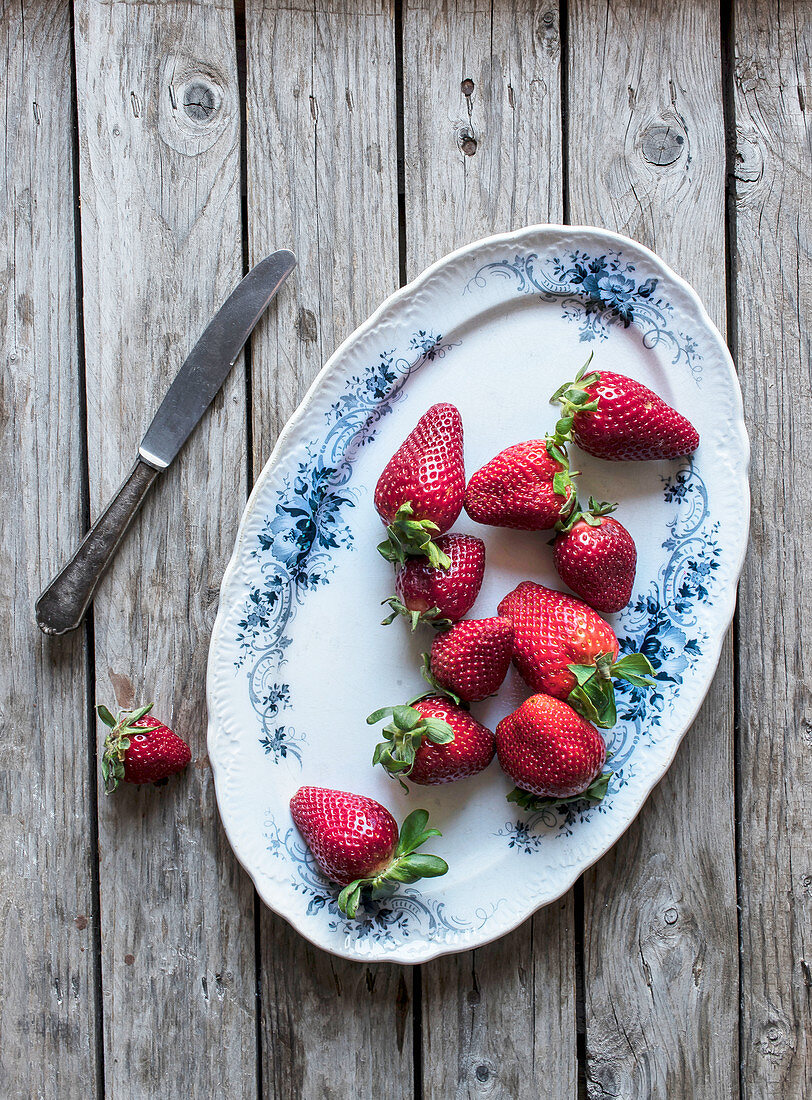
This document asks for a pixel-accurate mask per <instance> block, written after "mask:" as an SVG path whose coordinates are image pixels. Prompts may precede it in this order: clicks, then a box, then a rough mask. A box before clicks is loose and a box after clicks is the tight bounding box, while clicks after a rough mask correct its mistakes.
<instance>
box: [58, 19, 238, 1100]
mask: <svg viewBox="0 0 812 1100" xmlns="http://www.w3.org/2000/svg"><path fill="white" fill-rule="evenodd" d="M233 18H234V16H233V6H232V4H231V2H230V0H182V2H181V0H178V2H176V3H172V4H154V3H150V2H147V0H144V2H138V0H131V2H127V3H115V4H97V3H93V2H91V0H78V2H77V4H76V8H75V25H76V51H77V69H78V100H79V126H80V149H81V187H82V247H83V272H84V289H85V311H84V316H85V340H86V352H87V400H88V435H89V461H90V489H91V510H92V512H93V513H94V514H97V513H98V510H99V509H100V508H101V507H102V506H103V504H104V502H105V501H106V499H107V498H108V497H109V495H110V493H111V492H113V491H114V490H115V489H116V488H117V486H118V484H119V482H120V481H121V479H122V478H123V476H124V474H125V473H126V472H127V471H128V469H129V467H130V465H131V463H132V460H133V457H134V455H135V451H136V448H137V446H138V441H139V439H140V436H141V434H142V432H143V430H144V428H145V427H146V425H147V424H148V423H149V419H150V416H151V415H152V412H153V410H154V409H155V408H156V406H157V404H158V401H159V400H160V398H161V397H162V396H163V393H164V392H165V390H166V387H167V386H168V384H169V382H170V380H171V379H172V377H173V376H174V374H175V372H176V371H177V369H178V367H179V366H180V364H181V363H182V361H183V359H184V357H185V355H186V353H187V352H188V350H189V349H190V348H191V346H192V344H193V342H194V340H195V339H196V338H197V337H198V335H199V334H200V332H201V331H202V329H203V328H204V327H205V325H206V323H207V322H208V321H209V319H210V318H211V316H212V314H213V313H214V311H215V309H216V308H217V307H218V306H219V305H220V303H221V302H222V301H223V300H224V298H225V297H226V296H227V295H228V293H229V292H230V291H231V290H232V289H233V287H234V286H235V285H236V283H237V282H238V281H239V279H240V277H241V275H242V253H241V241H240V195H239V173H240V166H239V93H238V82H237V68H236V55H235V42H234V22H233ZM245 491H246V479H245V381H244V371H243V370H241V368H240V365H239V364H238V365H237V367H236V368H235V370H234V371H233V373H232V375H231V377H230V378H229V380H228V381H227V382H226V385H225V387H224V389H223V391H222V393H221V394H220V395H219V396H218V398H217V399H216V400H215V402H214V406H213V408H212V411H211V413H210V414H209V415H207V417H206V418H205V419H204V422H203V423H202V424H201V425H200V427H199V428H198V429H197V431H196V432H195V434H194V436H193V437H192V439H191V440H190V442H189V445H188V446H187V447H186V448H185V450H184V451H183V453H182V454H181V456H180V458H179V461H178V463H177V465H176V466H174V467H173V468H172V469H170V470H169V471H168V472H167V473H166V474H164V475H163V477H162V479H161V481H160V482H159V483H158V484H157V485H156V487H155V490H153V493H152V496H151V499H149V500H148V501H147V503H146V506H145V508H144V510H143V513H142V515H141V517H140V519H139V520H138V521H137V524H136V526H135V528H134V530H133V532H132V533H131V535H130V536H129V537H128V539H127V542H126V544H125V545H124V547H123V548H122V550H121V552H120V553H119V555H118V558H117V560H116V562H115V564H114V567H113V569H112V571H111V573H110V575H109V576H108V577H107V578H106V580H105V582H104V584H103V587H102V588H101V589H100V591H99V595H98V597H97V599H96V604H95V643H96V672H97V676H96V680H97V693H98V698H99V700H104V701H112V699H113V697H114V696H117V698H118V701H119V702H120V703H122V704H126V703H130V702H132V701H133V700H134V699H135V700H137V701H139V702H140V701H146V702H149V701H151V700H154V702H155V712H156V713H157V714H158V715H159V716H160V717H162V718H163V719H164V720H166V721H168V722H169V723H170V724H171V725H172V726H173V727H174V728H175V729H176V730H177V731H178V732H179V733H181V734H183V735H184V736H185V737H186V738H187V739H188V740H189V742H190V743H191V746H192V755H193V764H192V766H191V767H190V768H189V769H188V771H187V773H186V774H185V775H184V776H183V777H182V778H181V779H179V780H177V781H174V782H172V784H171V785H170V786H167V787H165V788H163V789H154V788H149V789H140V788H126V789H121V790H119V791H117V792H116V794H115V796H114V797H111V798H105V796H104V795H103V794H100V811H99V816H100V879H101V886H100V889H101V919H102V961H103V976H104V1046H105V1078H106V1082H105V1083H106V1090H107V1094H108V1095H110V1096H147V1095H154V1092H155V1087H156V1082H160V1090H161V1095H162V1096H172V1097H175V1096H177V1097H181V1096H182V1097H188V1096H198V1095H199V1096H213V1095H228V1096H234V1097H238V1096H246V1097H247V1096H254V1095H255V1093H256V1037H255V988H254V985H255V971H254V952H253V894H252V890H251V888H250V884H249V882H248V879H247V878H246V876H245V875H244V874H243V873H242V872H241V871H240V870H239V868H238V866H237V864H236V861H235V860H234V858H233V857H232V855H231V853H230V850H229V847H228V844H227V842H226V840H225V836H224V834H223V832H222V830H221V827H220V824H219V820H218V817H217V809H216V806H215V799H214V789H213V784H212V779H211V773H210V770H209V766H208V760H207V757H206V748H205V736H206V708H205V696H204V676H205V666H206V649H207V644H208V639H209V633H210V630H211V627H212V623H213V619H214V615H215V611H216V607H217V594H218V586H219V583H220V579H221V577H222V573H223V569H224V566H225V562H226V561H227V558H228V556H229V554H230V553H231V549H232V544H233V540H234V536H235V532H236V526H237V522H238V519H239V512H240V505H241V501H242V500H244V498H245Z"/></svg>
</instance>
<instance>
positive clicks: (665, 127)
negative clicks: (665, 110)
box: [642, 122, 685, 167]
mask: <svg viewBox="0 0 812 1100" xmlns="http://www.w3.org/2000/svg"><path fill="white" fill-rule="evenodd" d="M642 145H643V156H644V157H645V158H646V160H647V161H648V162H649V163H650V164H657V165H659V166H660V167H662V166H664V165H666V164H673V163H674V161H675V160H679V158H680V156H681V155H682V150H683V149H684V147H685V135H684V134H683V133H681V132H680V130H679V128H678V127H677V126H676V125H675V124H674V123H672V122H653V123H652V124H651V125H650V126H647V127H646V129H645V130H644V131H643V141H642Z"/></svg>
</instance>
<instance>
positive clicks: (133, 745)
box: [96, 703, 192, 794]
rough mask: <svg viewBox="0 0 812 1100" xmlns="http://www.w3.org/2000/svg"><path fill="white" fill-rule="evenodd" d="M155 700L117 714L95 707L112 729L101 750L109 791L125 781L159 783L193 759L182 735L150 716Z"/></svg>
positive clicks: (105, 784) (100, 706) (103, 769)
mask: <svg viewBox="0 0 812 1100" xmlns="http://www.w3.org/2000/svg"><path fill="white" fill-rule="evenodd" d="M151 710H152V703H150V704H149V706H146V707H138V708H137V709H136V710H120V711H119V712H118V715H117V716H116V717H115V718H114V717H113V715H112V714H111V713H110V711H109V710H108V709H107V707H105V706H104V705H102V704H100V705H99V706H97V707H96V711H97V713H98V715H99V718H101V720H102V722H104V724H105V725H106V726H108V727H109V729H110V732H109V733H108V734H107V737H106V738H105V741H104V750H103V752H102V763H101V767H102V778H103V780H104V789H105V790H106V791H107V793H108V794H110V793H111V792H112V791H114V790H115V789H116V787H117V786H118V784H119V782H121V781H122V780H123V781H124V782H125V783H157V782H158V781H159V780H161V779H166V777H167V776H169V775H174V774H175V772H181V771H183V769H184V768H185V767H186V765H187V764H188V763H189V761H190V760H191V759H192V753H191V750H190V749H189V746H188V745H187V744H186V742H185V741H184V740H183V738H182V737H178V735H177V734H176V733H173V731H172V730H171V729H170V728H169V726H166V725H164V723H163V722H160V721H159V720H158V719H157V718H153V717H151V716H150V717H147V715H149V712H150V711H151Z"/></svg>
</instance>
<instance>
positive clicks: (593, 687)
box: [567, 653, 654, 729]
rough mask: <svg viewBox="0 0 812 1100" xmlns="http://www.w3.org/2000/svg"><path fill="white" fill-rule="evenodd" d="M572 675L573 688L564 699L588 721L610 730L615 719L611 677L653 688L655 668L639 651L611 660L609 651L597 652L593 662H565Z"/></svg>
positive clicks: (615, 711) (613, 689)
mask: <svg viewBox="0 0 812 1100" xmlns="http://www.w3.org/2000/svg"><path fill="white" fill-rule="evenodd" d="M567 668H568V669H569V670H570V672H571V673H572V674H573V675H574V676H575V679H576V681H577V683H576V685H575V687H574V688H573V689H572V691H571V692H570V693H569V695H568V696H567V702H568V703H569V705H570V706H571V707H572V709H573V710H576V711H577V712H578V713H579V714H580V715H581V716H582V717H583V718H586V720H587V722H592V724H593V725H595V726H600V728H601V729H611V728H612V726H614V724H615V722H617V707H616V705H615V687H614V684H613V683H612V680H613V679H617V680H626V681H627V683H630V684H633V685H634V686H635V687H653V686H654V680H653V679H652V677H653V675H654V669H653V668H652V667H651V664H650V662H649V660H648V658H647V657H644V656H643V654H642V653H629V654H628V655H627V656H626V657H621V659H620V660H619V661H613V660H612V655H611V654H610V653H599V654H598V656H597V657H596V658H595V663H594V665H567Z"/></svg>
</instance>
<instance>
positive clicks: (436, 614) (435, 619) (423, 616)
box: [381, 596, 453, 632]
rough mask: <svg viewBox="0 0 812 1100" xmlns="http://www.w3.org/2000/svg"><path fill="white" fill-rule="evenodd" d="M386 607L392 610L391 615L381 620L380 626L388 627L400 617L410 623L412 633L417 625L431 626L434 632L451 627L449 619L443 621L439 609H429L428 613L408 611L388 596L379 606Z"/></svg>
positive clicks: (395, 598)
mask: <svg viewBox="0 0 812 1100" xmlns="http://www.w3.org/2000/svg"><path fill="white" fill-rule="evenodd" d="M384 605H388V606H389V607H391V608H392V613H391V615H387V616H386V618H385V619H381V626H389V624H390V623H393V622H394V621H395V619H396V618H397V617H398V615H402V616H403V618H404V619H408V620H409V621H410V623H411V627H412V632H414V631H415V630H416V629H417V625H418V623H424V624H425V625H426V626H433V627H434V629H435V630H448V628H449V627H450V626H452V625H453V624H452V622H451V619H444V618H443V617H442V612H441V611H440V608H439V607H430V608H429V609H428V611H410V610H409V608H408V607H406V606H405V605H404V604H403V603H402V602H401V601H400V600H399V599H398V598H397V596H390V597H389V599H388V600H382V601H381V606H384Z"/></svg>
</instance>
